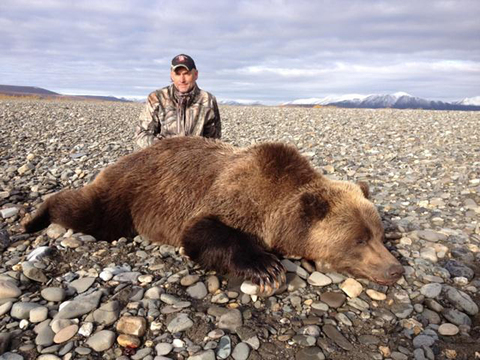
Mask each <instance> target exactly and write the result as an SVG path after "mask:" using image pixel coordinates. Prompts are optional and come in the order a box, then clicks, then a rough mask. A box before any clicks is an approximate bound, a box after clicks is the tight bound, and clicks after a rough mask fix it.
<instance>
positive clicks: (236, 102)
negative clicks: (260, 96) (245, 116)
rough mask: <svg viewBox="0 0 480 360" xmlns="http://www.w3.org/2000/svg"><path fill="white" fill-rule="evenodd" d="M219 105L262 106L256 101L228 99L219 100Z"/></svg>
mask: <svg viewBox="0 0 480 360" xmlns="http://www.w3.org/2000/svg"><path fill="white" fill-rule="evenodd" d="M218 103H219V104H221V105H237V106H238V105H249V106H256V105H262V103H261V102H260V101H256V100H228V99H218Z"/></svg>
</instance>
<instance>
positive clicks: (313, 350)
mask: <svg viewBox="0 0 480 360" xmlns="http://www.w3.org/2000/svg"><path fill="white" fill-rule="evenodd" d="M324 359H325V355H324V354H323V352H322V350H321V349H320V348H318V347H316V346H312V347H307V348H303V349H300V350H299V351H298V352H297V354H296V355H295V360H324Z"/></svg>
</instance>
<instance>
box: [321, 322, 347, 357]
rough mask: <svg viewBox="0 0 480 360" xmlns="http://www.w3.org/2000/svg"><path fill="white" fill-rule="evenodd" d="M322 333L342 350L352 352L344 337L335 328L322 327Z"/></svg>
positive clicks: (330, 326)
mask: <svg viewBox="0 0 480 360" xmlns="http://www.w3.org/2000/svg"><path fill="white" fill-rule="evenodd" d="M322 331H323V332H324V333H325V335H327V336H328V337H329V338H330V339H331V340H333V342H335V343H336V344H337V345H338V346H340V347H341V348H342V349H344V350H347V351H350V350H353V345H352V344H351V343H350V341H348V340H347V339H346V338H345V336H343V335H342V333H341V332H340V331H338V330H337V328H336V327H335V326H333V325H330V324H327V325H324V326H323V328H322Z"/></svg>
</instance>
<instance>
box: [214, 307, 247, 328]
mask: <svg viewBox="0 0 480 360" xmlns="http://www.w3.org/2000/svg"><path fill="white" fill-rule="evenodd" d="M242 324H243V319H242V313H241V312H240V310H238V309H233V310H229V311H228V312H227V313H225V314H223V315H222V316H220V320H219V322H218V327H219V328H220V329H224V330H229V331H231V332H235V330H236V329H237V328H238V327H239V326H242Z"/></svg>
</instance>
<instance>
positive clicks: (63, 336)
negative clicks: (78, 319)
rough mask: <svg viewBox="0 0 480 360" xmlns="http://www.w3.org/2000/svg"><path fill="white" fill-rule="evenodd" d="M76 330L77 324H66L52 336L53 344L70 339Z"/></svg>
mask: <svg viewBox="0 0 480 360" xmlns="http://www.w3.org/2000/svg"><path fill="white" fill-rule="evenodd" d="M77 332H78V325H76V324H73V325H70V326H67V327H65V328H63V329H62V330H60V331H59V332H58V333H57V334H56V335H55V337H54V338H53V342H54V343H55V344H61V343H64V342H66V341H68V340H70V339H71V338H72V337H74V336H75V335H76V334H77Z"/></svg>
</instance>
